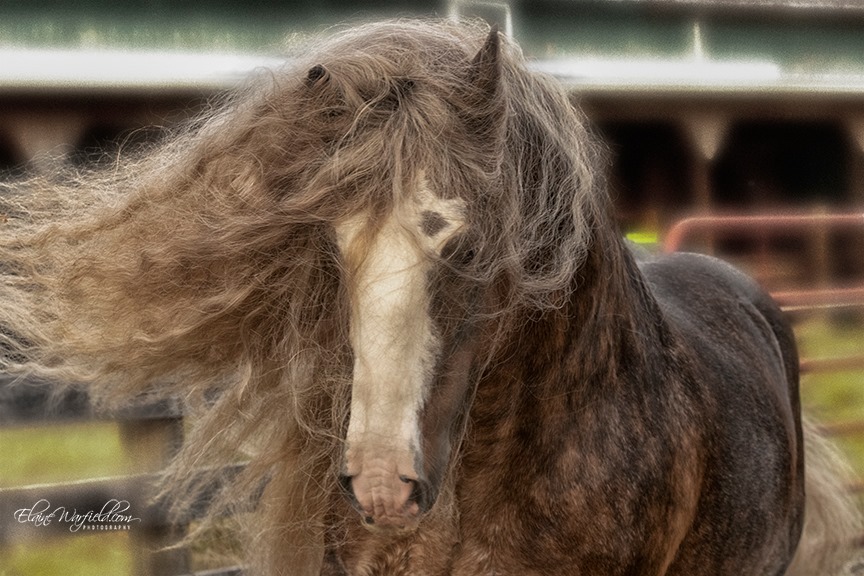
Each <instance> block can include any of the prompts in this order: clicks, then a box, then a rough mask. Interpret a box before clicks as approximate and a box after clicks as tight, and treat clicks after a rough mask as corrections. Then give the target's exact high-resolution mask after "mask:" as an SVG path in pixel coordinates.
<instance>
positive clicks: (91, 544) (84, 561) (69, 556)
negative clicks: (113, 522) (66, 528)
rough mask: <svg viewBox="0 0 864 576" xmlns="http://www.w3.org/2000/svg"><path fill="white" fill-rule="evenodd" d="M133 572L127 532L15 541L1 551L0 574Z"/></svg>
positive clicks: (79, 575) (77, 575)
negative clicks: (20, 542)
mask: <svg viewBox="0 0 864 576" xmlns="http://www.w3.org/2000/svg"><path fill="white" fill-rule="evenodd" d="M132 571H133V555H132V552H131V548H130V546H129V534H128V533H124V532H112V533H99V534H92V535H87V536H74V537H70V538H64V539H57V540H46V541H44V542H39V543H35V542H29V543H25V544H15V545H11V546H7V547H5V548H3V550H2V554H0V576H31V575H32V576H37V575H38V576H42V575H44V576H51V575H58V576H59V575H61V574H62V575H63V576H92V575H94V574H104V575H109V574H110V575H123V574H131V573H132Z"/></svg>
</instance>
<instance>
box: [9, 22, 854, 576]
mask: <svg viewBox="0 0 864 576" xmlns="http://www.w3.org/2000/svg"><path fill="white" fill-rule="evenodd" d="M481 44H482V45H481ZM299 66H300V67H299V68H293V69H290V70H289V71H287V72H279V73H276V74H273V75H271V76H268V77H267V78H266V79H265V80H264V81H263V83H262V84H261V87H260V88H252V89H250V91H249V92H248V93H246V94H245V97H241V98H238V99H237V100H236V101H235V102H233V103H230V105H228V106H227V107H226V108H225V109H224V111H220V112H218V113H216V114H215V115H213V117H212V118H210V119H209V120H207V121H205V122H204V123H203V124H202V125H200V126H198V127H193V129H192V130H191V131H189V132H187V133H183V134H181V135H180V136H179V137H178V138H176V139H175V140H174V141H173V143H169V144H168V145H166V146H165V147H164V148H163V149H162V150H161V151H160V152H157V153H156V154H154V155H153V156H151V157H149V158H145V159H144V160H143V161H140V162H138V163H136V164H131V163H130V164H129V165H128V166H118V167H117V168H116V170H113V171H111V172H110V173H109V174H103V175H99V174H96V175H91V176H86V177H84V178H83V179H82V180H77V179H74V178H71V177H70V178H68V179H66V180H64V179H39V178H37V179H34V180H32V181H30V182H28V183H25V184H23V185H22V187H23V188H24V189H26V190H27V191H28V194H27V195H21V196H17V195H14V194H11V191H8V192H9V193H10V196H9V197H8V198H7V199H6V200H5V203H6V204H7V205H6V206H4V207H3V208H4V210H3V211H4V213H6V214H8V215H10V220H9V222H8V223H7V224H5V225H4V227H3V228H2V229H0V260H2V261H3V262H4V268H3V270H2V273H3V275H4V282H3V283H2V285H0V300H2V301H3V302H4V303H5V306H6V307H5V309H4V313H3V317H2V327H3V328H4V330H3V331H2V332H0V333H2V334H7V335H14V336H15V337H12V336H5V337H4V338H3V345H4V346H5V347H6V348H7V349H9V350H10V351H11V352H10V353H9V354H8V355H7V357H6V359H5V361H4V363H5V364H6V365H7V366H8V367H9V368H11V369H15V370H18V371H32V372H37V373H41V374H44V375H48V376H54V377H62V378H66V379H72V380H77V381H83V382H88V383H90V384H91V389H92V390H93V391H94V393H95V394H96V395H97V397H100V398H105V399H107V400H113V401H115V402H120V403H127V402H129V401H130V397H136V396H141V395H143V396H145V397H156V396H164V395H173V396H178V395H179V396H182V397H183V398H184V400H185V401H186V404H187V405H188V406H189V409H190V410H191V411H192V412H193V418H192V422H193V428H192V431H191V433H190V435H189V438H188V439H187V443H186V445H185V446H184V448H183V450H182V451H181V453H180V455H179V456H178V458H177V459H176V462H175V464H174V465H173V467H172V468H171V469H170V470H169V472H168V474H167V475H166V487H167V488H168V489H170V490H171V491H173V492H175V493H178V494H179V503H178V506H180V507H181V508H182V507H183V506H187V505H190V504H192V503H194V502H195V497H196V495H197V494H199V493H200V492H201V491H202V490H206V489H207V487H208V486H210V485H211V484H209V481H210V480H213V476H219V468H218V466H216V465H218V464H220V463H234V462H235V461H236V459H237V454H238V451H239V452H241V453H242V454H243V455H244V456H245V457H246V458H247V459H248V465H247V466H246V468H245V470H244V471H243V472H242V473H240V474H239V475H237V476H236V477H232V478H230V479H225V478H221V480H222V481H223V486H224V487H223V489H222V492H221V493H220V494H218V495H217V497H216V498H215V499H214V500H213V503H212V507H211V518H215V517H219V516H220V514H222V513H224V512H225V511H226V510H229V511H237V510H238V509H240V511H241V512H244V514H242V515H241V519H245V520H249V519H250V518H251V521H250V522H249V523H250V526H251V530H250V532H251V533H252V535H253V538H252V539H251V540H250V541H249V546H250V548H249V550H250V551H251V552H250V554H249V560H250V561H251V562H253V564H254V566H255V567H256V568H257V569H259V570H260V571H262V572H267V573H272V574H303V575H307V574H308V575H315V574H319V573H323V574H326V575H352V576H353V575H372V574H385V575H386V574H393V575H399V574H405V575H408V574H411V575H445V574H452V575H457V576H458V575H480V574H482V575H493V574H495V575H507V574H512V575H541V574H542V575H550V576H551V575H592V576H595V575H597V576H599V575H604V574H608V575H613V574H622V575H623V574H628V575H635V574H644V575H646V576H647V575H652V576H661V575H667V576H674V575H688V576H697V575H700V574H704V575H731V576H740V575H745V574H746V575H760V576H761V575H764V576H775V575H776V576H779V575H781V574H784V573H786V568H787V565H788V564H789V563H790V561H791V560H792V557H793V554H795V552H796V546H797V545H798V542H799V536H800V535H801V532H802V525H803V524H804V514H805V511H804V508H805V502H804V492H805V466H804V451H805V446H804V436H805V434H804V433H803V432H802V424H801V416H800V406H799V399H798V373H797V364H798V361H797V356H796V351H795V345H794V340H793V337H792V334H791V331H790V329H789V327H788V325H787V324H786V323H785V322H784V320H783V318H782V315H781V314H780V312H779V310H778V309H777V307H776V306H775V305H774V304H773V303H772V302H771V300H770V299H769V298H768V297H767V296H766V295H764V294H763V293H762V292H761V291H760V290H759V289H758V288H757V287H756V286H755V285H754V284H753V283H752V282H751V281H750V280H748V279H747V278H745V277H744V276H743V275H741V274H740V273H738V272H736V271H734V270H733V269H731V268H729V267H728V266H726V265H724V264H722V263H720V262H718V261H716V260H712V259H708V258H705V257H701V256H693V255H676V256H671V257H665V258H658V259H653V258H648V257H639V258H637V257H635V256H634V255H633V253H631V251H630V249H629V248H628V247H627V245H626V244H625V243H624V241H623V240H622V239H621V238H620V236H619V234H618V232H617V231H616V229H615V226H614V223H613V217H612V216H611V213H612V207H611V202H610V200H609V198H608V195H607V192H606V190H605V187H604V182H603V178H602V171H603V169H604V166H603V162H602V158H601V156H602V155H601V154H599V151H598V146H597V145H596V144H595V143H594V141H593V139H592V138H591V136H590V135H589V134H588V133H587V131H586V130H585V128H584V122H583V119H582V118H581V116H580V115H579V114H578V112H577V111H575V110H574V109H573V107H572V106H571V104H570V102H569V101H568V99H567V96H566V94H565V93H564V91H563V90H562V89H561V88H560V87H559V86H558V85H557V84H556V83H555V82H554V81H551V80H549V79H546V78H543V77H541V76H539V75H536V74H534V73H532V72H531V71H529V70H528V69H527V67H526V66H525V63H524V61H523V60H522V58H521V56H520V55H519V53H518V50H517V49H516V48H515V47H514V46H512V45H509V44H506V43H505V44H503V45H502V39H501V38H500V37H499V35H498V33H497V32H495V31H493V32H492V33H491V34H490V35H489V36H488V38H487V39H486V41H485V42H483V41H482V37H481V36H479V35H478V34H477V31H476V30H475V29H473V28H471V27H459V26H456V25H453V24H446V23H434V24H430V23H425V22H413V23H406V22H391V23H385V24H382V25H378V26H371V27H366V28H360V29H358V30H355V31H351V32H348V33H346V34H345V36H344V37H340V38H337V39H336V40H334V41H333V42H332V43H330V44H325V45H324V46H323V47H322V48H321V49H320V50H317V51H313V53H312V55H311V56H309V57H308V58H306V59H302V60H301V61H300V64H299ZM298 70H299V71H298ZM60 188H62V190H61V191H59V192H58V189H60ZM93 205H95V206H96V207H95V208H94V207H93ZM118 311H119V312H118ZM808 434H809V432H808ZM808 458H809V449H808ZM823 460H824V459H823ZM824 461H825V462H827V461H828V460H824ZM202 463H206V464H208V465H210V467H209V468H207V469H206V470H204V471H200V470H199V468H200V465H201V464H202ZM812 470H813V468H812V467H811V468H810V469H808V473H807V478H808V480H807V484H808V485H807V492H808V494H807V496H808V498H807V502H808V504H807V506H808V507H809V506H811V500H813V498H814V497H818V498H817V500H818V501H819V503H820V504H819V505H820V509H819V511H820V512H821V513H822V515H823V517H824V518H826V519H828V522H827V524H828V525H827V530H825V531H824V533H821V532H820V530H822V529H824V528H826V526H822V527H821V528H818V527H817V529H816V530H815V531H811V532H813V533H814V534H817V535H819V534H822V536H826V537H827V542H828V545H827V547H826V546H823V548H824V549H826V550H829V551H830V550H832V546H835V544H837V542H840V544H844V543H845V540H844V539H845V538H847V536H848V534H847V532H845V531H844V530H845V528H847V527H852V528H854V527H855V526H857V524H856V521H857V520H856V519H857V516H856V515H855V513H854V512H853V511H851V508H848V507H846V504H845V500H844V499H843V497H842V494H840V491H839V490H837V487H836V481H834V480H832V479H831V478H832V476H831V474H830V473H827V472H826V473H824V474H822V475H821V476H819V475H815V476H814V475H812V474H810V472H811V471H812ZM817 470H818V471H826V470H828V469H827V468H826V469H824V470H823V469H822V468H819V469H817ZM811 476H812V477H816V476H818V477H819V478H820V480H818V481H815V482H814V481H811ZM262 478H266V479H267V485H266V488H265V489H264V491H263V494H261V493H260V485H261V479H262ZM832 482H833V483H832ZM250 500H252V501H255V502H257V508H255V510H254V513H253V514H247V513H245V512H248V509H247V507H248V506H250V505H251V504H250ZM814 501H815V500H814ZM804 532H805V535H806V534H807V532H808V530H807V528H806V527H805V529H804ZM832 538H833V540H832ZM805 539H806V540H807V542H808V543H809V542H810V538H805ZM802 554H803V553H802ZM809 554H810V551H809V549H808V551H807V555H808V556H807V557H808V558H811V557H812V558H816V556H810V555H809ZM819 558H820V559H819V562H820V563H821V562H822V559H821V558H822V557H821V556H820V557H819ZM839 558H840V559H841V560H842V557H839ZM796 562H798V561H797V560H796ZM826 562H827V563H821V564H819V566H818V568H816V569H815V570H816V571H817V573H823V571H824V570H829V569H833V567H834V566H836V564H837V562H838V557H834V558H830V559H828V560H827V561H826ZM832 563H833V564H832ZM800 565H801V563H800V562H799V566H800Z"/></svg>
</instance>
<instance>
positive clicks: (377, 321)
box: [337, 175, 473, 528]
mask: <svg viewBox="0 0 864 576" xmlns="http://www.w3.org/2000/svg"><path fill="white" fill-rule="evenodd" d="M463 209H464V206H463V205H462V203H461V202H460V201H459V200H458V199H449V200H448V199H443V198H441V197H439V196H437V195H436V193H435V191H433V190H431V189H430V188H429V187H428V185H427V182H426V181H425V179H424V177H423V175H420V176H419V178H418V181H417V182H416V183H415V189H414V190H412V191H410V192H409V193H408V194H407V198H406V202H404V204H401V205H397V206H396V207H395V208H394V210H393V211H392V212H390V214H388V215H387V217H386V218H385V219H384V221H383V222H382V223H381V224H380V226H378V227H377V229H376V230H374V232H372V233H371V235H369V236H367V235H366V234H365V232H366V224H367V222H366V220H367V219H366V218H365V217H364V216H363V215H358V216H355V217H353V218H351V219H349V220H347V221H345V222H343V223H341V224H339V226H338V227H337V236H338V244H339V248H340V251H341V253H342V255H343V258H344V260H345V262H346V264H347V266H348V269H349V270H351V271H352V272H351V276H352V278H351V279H350V285H351V290H350V293H351V305H352V313H351V320H350V341H351V348H352V350H353V353H354V370H353V378H352V388H351V417H350V422H349V425H348V432H347V437H346V451H345V455H344V468H343V473H344V478H343V481H344V485H345V487H346V488H347V490H348V491H349V493H350V494H351V495H352V497H353V499H354V500H355V503H356V506H357V507H358V508H359V509H360V511H361V512H362V514H363V516H364V518H365V521H366V523H367V524H369V525H370V526H374V527H376V528H381V527H398V528H409V527H412V526H414V525H415V524H416V522H417V520H418V519H419V516H420V515H421V514H422V513H423V512H426V511H427V510H428V509H429V507H431V506H432V504H433V503H434V501H435V498H436V496H437V493H438V490H439V486H440V483H441V481H442V476H443V475H444V473H445V468H446V465H447V462H448V459H449V455H450V443H451V438H452V436H453V434H454V433H455V432H456V431H455V430H454V429H453V428H454V427H455V426H456V425H457V423H458V420H459V418H458V416H459V413H460V411H461V409H462V407H463V405H464V403H465V401H466V396H467V391H468V388H469V373H470V366H471V360H472V357H473V349H472V348H473V347H472V345H471V340H470V338H471V328H472V326H471V323H470V320H469V319H468V318H469V316H468V314H466V312H467V310H466V307H470V306H471V303H472V302H471V301H472V293H471V292H472V289H471V287H469V286H465V290H466V291H467V292H463V293H461V294H445V293H442V292H441V291H440V290H439V289H440V288H443V287H445V286H446V287H447V288H448V289H452V288H454V278H453V277H449V278H448V277H447V276H448V275H451V274H452V273H453V271H452V269H451V268H450V266H449V265H448V264H442V263H441V262H440V261H439V258H460V257H464V254H461V255H460V254H457V253H456V252H457V251H458V247H459V245H460V235H461V234H464V232H465V230H464V228H465V217H464V215H463ZM445 250H447V251H448V252H451V253H449V254H448V253H445V252H444V251H445ZM436 284H437V285H436Z"/></svg>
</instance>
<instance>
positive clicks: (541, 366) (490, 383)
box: [472, 231, 662, 430]
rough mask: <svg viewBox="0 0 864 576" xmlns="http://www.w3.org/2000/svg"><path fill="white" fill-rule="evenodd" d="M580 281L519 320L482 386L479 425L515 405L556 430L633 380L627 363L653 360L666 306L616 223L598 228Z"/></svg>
mask: <svg viewBox="0 0 864 576" xmlns="http://www.w3.org/2000/svg"><path fill="white" fill-rule="evenodd" d="M574 283H575V289H574V290H573V292H572V296H571V298H570V301H569V302H568V303H567V305H566V306H564V308H563V309H561V310H556V311H551V312H547V313H544V314H543V315H541V316H540V317H539V318H537V317H536V316H534V317H532V316H530V315H526V317H525V318H524V319H523V320H522V321H517V322H515V324H514V330H513V332H512V338H510V342H509V345H508V346H506V347H505V348H504V349H502V350H501V354H500V355H499V358H500V360H499V361H496V362H493V363H492V365H493V366H495V368H494V369H493V370H492V371H490V372H489V373H488V377H487V378H484V380H483V381H481V382H480V386H479V387H478V392H477V398H476V399H475V405H474V408H473V409H472V420H473V425H474V427H475V430H476V429H477V428H478V427H479V428H483V427H486V426H493V427H494V426H496V424H495V422H494V420H495V419H497V418H500V417H501V416H502V415H504V414H508V413H509V414H514V415H515V414H528V413H533V415H532V418H533V419H534V421H535V423H536V425H537V426H538V427H540V426H545V427H546V429H549V430H552V429H554V428H555V419H556V418H562V419H566V420H571V419H572V413H573V411H574V410H579V409H581V408H585V407H587V406H588V404H590V402H591V401H592V398H593V397H595V396H596V395H598V394H603V395H610V394H612V395H614V394H615V391H614V390H612V388H614V387H616V386H623V385H626V379H624V378H619V377H618V374H619V373H620V371H623V370H627V371H629V372H631V373H633V371H634V370H639V369H640V366H638V365H639V364H642V363H648V362H650V361H651V359H650V358H649V355H650V354H651V353H652V352H651V351H652V349H653V347H652V346H650V340H652V339H656V338H658V337H659V330H662V327H661V326H662V322H661V318H660V313H659V310H658V308H657V305H656V302H655V301H654V300H653V297H652V296H651V295H650V293H649V291H648V290H647V288H646V286H645V283H644V280H643V278H642V276H641V273H640V272H639V270H638V268H637V266H636V263H635V261H634V258H633V256H632V254H631V253H630V251H629V249H628V248H627V247H626V246H625V244H624V241H623V240H622V239H620V237H618V236H617V235H615V234H614V233H613V232H611V231H610V232H597V233H595V237H594V241H593V242H592V246H591V249H590V250H589V254H588V256H587V259H586V261H585V264H584V265H583V267H582V269H581V270H580V273H579V274H578V278H575V279H574ZM556 406H557V407H560V408H561V410H556ZM490 419H491V420H490Z"/></svg>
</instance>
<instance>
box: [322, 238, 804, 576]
mask: <svg viewBox="0 0 864 576" xmlns="http://www.w3.org/2000/svg"><path fill="white" fill-rule="evenodd" d="M604 236H605V238H598V241H597V244H596V245H595V247H594V249H593V250H592V252H591V253H590V255H589V261H590V262H591V263H592V264H593V265H592V266H591V267H590V272H586V277H584V278H582V279H581V280H580V285H579V287H578V288H577V289H576V290H575V291H574V293H573V298H572V300H571V302H570V303H568V305H567V306H565V307H564V308H562V309H561V310H560V311H557V310H556V311H553V312H549V313H548V314H545V315H544V316H542V317H539V318H528V317H526V318H524V319H523V324H522V329H520V330H518V331H516V332H514V333H513V336H512V340H511V341H510V342H509V343H508V345H507V346H506V347H505V348H503V349H502V350H501V352H500V353H501V356H502V358H503V360H501V361H499V362H495V363H494V364H495V368H494V369H492V370H490V371H489V373H488V375H487V376H486V377H485V378H484V379H483V380H481V381H480V383H479V386H478V390H477V395H476V398H475V399H474V402H473V404H472V407H471V412H470V417H469V420H470V423H469V433H468V435H467V438H466V440H465V442H464V445H463V450H462V454H461V455H460V456H459V459H458V460H457V461H458V463H459V465H458V468H457V470H456V471H455V472H454V475H455V489H454V493H453V494H452V496H451V497H452V498H453V504H455V506H453V509H454V513H458V515H459V523H458V527H456V528H453V529H452V532H449V533H448V532H447V531H446V530H442V527H441V526H440V525H438V524H436V523H435V522H431V523H430V524H431V525H430V526H429V529H428V530H425V529H424V528H425V526H424V525H423V524H421V525H420V528H419V529H418V531H417V532H416V533H413V534H411V535H408V536H405V537H404V538H399V539H397V540H396V541H390V540H389V539H387V540H384V541H382V539H381V538H380V537H377V536H375V535H370V534H364V531H362V530H356V529H355V530H350V529H349V531H348V532H349V534H348V535H347V538H346V539H345V540H343V539H342V538H340V539H338V540H336V542H339V545H338V546H336V547H334V549H333V550H332V553H331V554H330V555H329V556H328V559H329V565H328V568H327V569H326V570H325V571H324V573H325V574H367V573H368V574H376V573H381V574H391V573H392V574H417V575H425V574H430V575H432V574H453V575H474V574H499V575H506V574H513V575H516V574H520V575H533V574H544V575H551V574H561V575H570V574H592V575H594V574H646V575H648V574H668V575H673V574H674V575H679V574H680V575H696V574H706V575H708V574H712V575H713V574H765V575H768V574H771V575H775V574H784V573H785V570H786V566H787V564H788V562H789V561H790V559H791V557H792V554H793V553H794V551H795V547H796V545H797V543H798V538H799V535H800V531H801V527H802V522H803V509H804V493H803V488H804V479H803V454H802V450H803V447H802V433H801V423H800V409H799V403H798V390H797V356H796V352H795V346H794V341H793V339H792V334H791V332H790V330H789V328H788V326H787V325H786V323H785V322H784V320H783V318H782V316H781V314H780V312H779V310H778V309H777V308H776V306H775V305H774V304H773V303H772V302H771V301H770V299H769V298H768V297H767V296H765V295H764V294H763V293H762V292H761V291H760V290H759V289H758V288H757V287H756V286H755V285H754V284H753V283H752V281H750V280H749V279H747V278H746V277H744V276H743V275H741V274H740V273H738V272H736V271H734V270H733V269H731V268H730V267H728V266H726V265H725V264H723V263H721V262H719V261H717V260H713V259H709V258H707V257H702V256H697V255H683V254H682V255H675V256H671V257H666V258H662V259H657V260H653V259H650V260H647V261H645V262H643V263H641V264H640V265H639V266H638V268H637V265H636V263H635V260H634V259H632V258H631V256H630V255H629V253H628V251H627V250H626V248H624V247H623V242H621V241H619V240H618V239H617V238H615V237H613V236H612V235H604ZM595 266H596V268H595ZM616 288H617V290H616ZM635 318H638V319H639V320H638V321H635V322H634V321H633V320H632V319H635ZM344 513H346V514H348V513H349V511H347V510H346V511H345V512H344ZM445 526H446V524H445ZM343 538H344V536H343ZM342 542H348V544H347V545H346V544H342Z"/></svg>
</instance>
